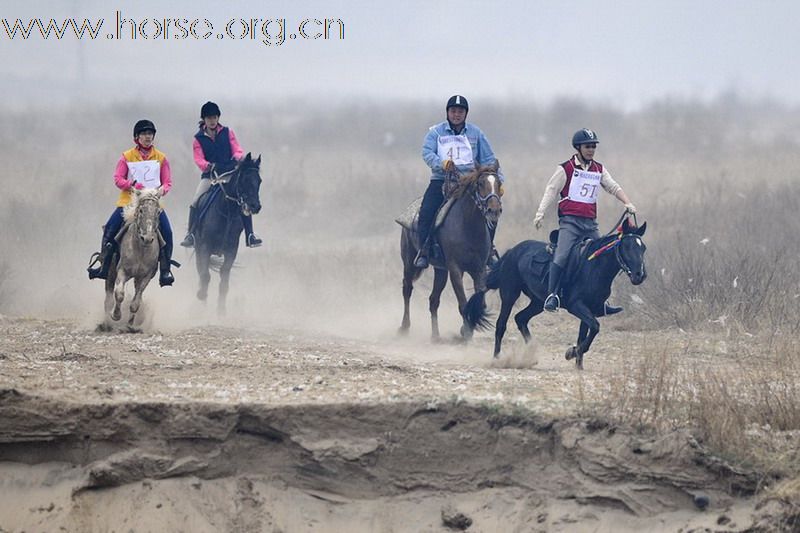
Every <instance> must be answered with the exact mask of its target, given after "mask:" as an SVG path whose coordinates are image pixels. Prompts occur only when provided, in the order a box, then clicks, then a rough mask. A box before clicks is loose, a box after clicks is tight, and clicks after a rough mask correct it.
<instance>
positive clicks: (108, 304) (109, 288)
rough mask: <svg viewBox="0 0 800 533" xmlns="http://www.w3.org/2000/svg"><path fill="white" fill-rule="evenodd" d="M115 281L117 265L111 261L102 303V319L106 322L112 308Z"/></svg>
mask: <svg viewBox="0 0 800 533" xmlns="http://www.w3.org/2000/svg"><path fill="white" fill-rule="evenodd" d="M116 281H117V265H116V262H114V263H112V265H111V268H109V269H108V276H107V277H106V299H105V302H104V303H103V309H104V310H105V318H104V321H106V322H107V320H108V317H109V316H110V315H111V311H112V310H113V309H114V283H115V282H116Z"/></svg>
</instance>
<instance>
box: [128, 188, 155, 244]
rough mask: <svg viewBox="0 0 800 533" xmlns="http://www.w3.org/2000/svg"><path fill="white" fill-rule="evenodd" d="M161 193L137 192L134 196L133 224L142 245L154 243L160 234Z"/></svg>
mask: <svg viewBox="0 0 800 533" xmlns="http://www.w3.org/2000/svg"><path fill="white" fill-rule="evenodd" d="M160 199H161V191H160V190H159V189H141V190H136V192H135V193H134V196H133V203H132V205H131V208H132V209H133V222H134V224H135V226H136V235H137V236H138V237H139V240H141V241H142V244H145V245H148V244H150V243H152V242H153V240H154V239H155V238H156V234H157V232H158V217H159V215H161V205H160V204H159V200H160Z"/></svg>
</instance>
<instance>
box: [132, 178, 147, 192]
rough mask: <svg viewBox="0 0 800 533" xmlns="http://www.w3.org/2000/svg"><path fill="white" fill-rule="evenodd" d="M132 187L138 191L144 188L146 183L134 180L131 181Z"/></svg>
mask: <svg viewBox="0 0 800 533" xmlns="http://www.w3.org/2000/svg"><path fill="white" fill-rule="evenodd" d="M131 189H136V190H138V191H141V190H142V189H144V184H143V183H139V182H138V181H136V180H133V181H132V182H131Z"/></svg>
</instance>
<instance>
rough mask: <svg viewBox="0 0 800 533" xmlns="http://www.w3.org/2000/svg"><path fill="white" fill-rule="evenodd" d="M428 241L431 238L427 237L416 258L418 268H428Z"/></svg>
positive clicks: (415, 264)
mask: <svg viewBox="0 0 800 533" xmlns="http://www.w3.org/2000/svg"><path fill="white" fill-rule="evenodd" d="M428 241H429V239H426V240H425V242H424V243H423V244H422V246H420V247H419V251H418V252H417V256H416V257H415V258H414V266H415V267H417V268H428V264H429V262H428V247H429V246H430V243H429V242H428Z"/></svg>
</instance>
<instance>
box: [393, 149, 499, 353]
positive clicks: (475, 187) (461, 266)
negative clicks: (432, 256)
mask: <svg viewBox="0 0 800 533" xmlns="http://www.w3.org/2000/svg"><path fill="white" fill-rule="evenodd" d="M497 170H498V165H496V164H495V165H489V166H483V167H478V168H477V169H475V170H474V171H473V172H470V173H468V174H464V175H462V176H460V177H459V178H458V183H457V185H456V187H455V190H454V191H453V193H452V194H451V195H450V196H451V198H453V203H452V205H451V206H450V210H449V212H448V213H447V216H446V218H445V219H444V222H442V224H441V226H440V227H439V228H438V230H433V231H432V232H431V235H434V233H435V235H436V238H437V240H438V243H439V246H440V247H441V250H442V253H443V254H444V265H443V267H442V266H438V267H437V266H436V265H433V266H434V278H433V289H432V290H431V294H430V297H429V309H430V313H431V338H432V339H433V340H434V341H437V340H438V339H439V318H438V316H439V315H438V310H439V300H440V297H441V294H442V291H443V290H444V287H445V286H446V285H447V278H448V275H449V277H450V282H451V284H452V286H453V291H454V292H455V294H456V298H457V299H458V311H459V313H460V314H461V316H462V318H463V317H464V308H465V306H466V305H467V297H466V295H465V294H464V282H463V277H464V273H465V272H467V273H469V275H470V276H471V277H472V281H473V284H474V286H475V290H476V291H484V290H485V289H486V263H487V261H488V258H489V254H490V253H491V250H492V242H491V234H490V228H493V227H495V226H496V225H497V222H498V220H499V219H500V214H501V213H502V211H503V207H502V203H501V201H500V195H501V194H502V191H501V189H500V180H499V178H498V177H497ZM419 247H420V243H419V238H418V235H417V232H416V231H415V230H410V229H408V228H407V227H403V229H402V232H401V235H400V256H401V258H402V260H403V301H404V313H403V321H402V324H401V326H400V330H399V332H400V334H405V333H407V332H408V330H409V328H410V327H411V318H410V316H409V302H410V300H411V292H412V291H413V289H414V281H415V280H417V279H418V278H419V277H420V275H421V274H422V271H423V270H424V269H421V268H417V267H415V266H414V258H415V257H416V255H417V252H418V251H419ZM472 331H473V329H472V328H470V327H468V324H467V322H466V321H464V322H463V325H462V326H461V335H462V337H463V338H464V339H465V340H468V339H469V338H470V337H471V336H472Z"/></svg>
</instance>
